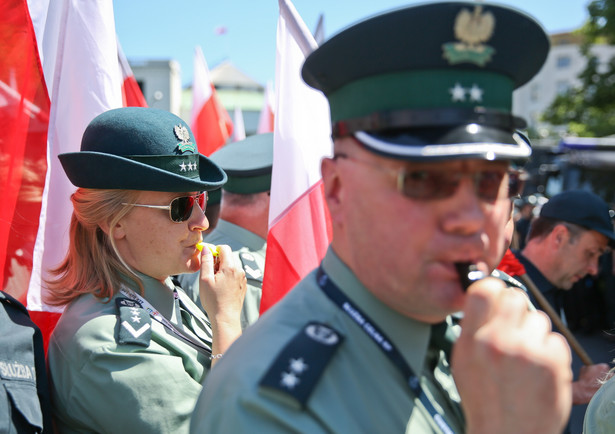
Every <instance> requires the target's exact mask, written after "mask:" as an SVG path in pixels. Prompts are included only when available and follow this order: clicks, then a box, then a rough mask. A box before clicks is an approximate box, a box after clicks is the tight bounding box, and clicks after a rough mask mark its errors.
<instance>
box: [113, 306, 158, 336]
mask: <svg viewBox="0 0 615 434" xmlns="http://www.w3.org/2000/svg"><path fill="white" fill-rule="evenodd" d="M115 304H116V305H117V308H118V311H119V327H118V332H117V337H116V340H117V343H118V344H134V345H140V346H143V347H148V346H149V343H150V340H151V338H152V319H151V317H150V316H149V314H148V313H147V311H146V310H145V309H143V308H142V307H141V305H140V304H139V303H138V302H136V301H135V300H131V299H129V298H124V297H119V298H116V299H115Z"/></svg>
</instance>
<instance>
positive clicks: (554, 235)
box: [550, 224, 570, 249]
mask: <svg viewBox="0 0 615 434" xmlns="http://www.w3.org/2000/svg"><path fill="white" fill-rule="evenodd" d="M569 237H570V233H569V232H568V229H567V228H566V226H564V225H562V224H558V225H555V227H554V228H553V230H552V231H551V235H550V238H551V240H552V242H553V245H554V247H556V248H558V249H559V248H562V247H563V246H564V245H565V244H566V243H567V242H568V238H569Z"/></svg>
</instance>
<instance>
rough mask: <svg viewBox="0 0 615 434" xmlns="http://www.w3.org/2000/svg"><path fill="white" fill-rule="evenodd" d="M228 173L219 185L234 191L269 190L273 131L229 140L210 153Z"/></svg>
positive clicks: (252, 192) (243, 192)
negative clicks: (221, 184)
mask: <svg viewBox="0 0 615 434" xmlns="http://www.w3.org/2000/svg"><path fill="white" fill-rule="evenodd" d="M211 159H212V161H214V162H215V163H216V164H218V165H219V166H220V167H221V168H222V169H224V171H225V172H226V174H227V175H228V181H227V183H226V184H224V187H222V189H223V190H224V191H228V192H230V193H236V194H254V193H262V192H266V191H269V190H271V170H272V167H273V133H265V134H257V135H254V136H249V137H247V138H246V139H244V140H241V141H238V142H232V143H229V144H228V145H226V146H224V147H223V148H222V149H220V150H218V151H216V152H214V153H213V154H212V155H211Z"/></svg>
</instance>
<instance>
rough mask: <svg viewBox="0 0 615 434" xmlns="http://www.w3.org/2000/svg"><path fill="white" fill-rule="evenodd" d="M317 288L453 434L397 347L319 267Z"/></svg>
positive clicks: (444, 427) (441, 427)
mask: <svg viewBox="0 0 615 434" xmlns="http://www.w3.org/2000/svg"><path fill="white" fill-rule="evenodd" d="M316 280H317V282H318V286H319V287H320V289H322V291H323V292H324V293H325V295H327V297H329V299H331V301H333V302H334V303H335V304H336V305H337V306H338V307H339V308H340V309H341V310H342V311H343V312H344V313H345V314H346V315H348V316H349V317H350V318H351V319H352V320H353V321H354V322H355V323H356V324H357V325H358V326H359V327H360V328H361V330H363V332H364V333H365V334H366V335H367V336H368V337H369V338H370V339H371V340H372V341H373V342H374V343H375V344H376V345H377V346H378V348H380V350H381V351H382V352H383V353H384V355H385V356H387V357H388V358H389V360H390V361H391V362H392V363H393V364H394V365H395V366H396V367H397V368H398V369H399V370H400V371H401V373H402V375H403V376H404V378H406V380H407V382H408V386H410V389H411V390H412V392H413V393H414V394H415V395H417V396H418V398H419V400H420V401H421V403H422V404H423V406H425V408H426V409H427V411H428V412H429V414H430V416H431V417H432V418H433V420H434V422H435V423H436V425H438V427H439V428H440V429H441V430H442V431H443V432H444V433H446V434H454V431H453V429H452V428H451V427H450V426H449V425H448V423H447V422H446V421H445V420H444V418H443V417H442V415H441V414H440V413H438V412H437V410H436V409H435V407H434V406H433V404H432V403H431V401H430V400H429V398H428V397H427V395H426V394H425V391H424V390H423V388H422V387H421V382H420V380H419V377H418V376H417V375H416V374H415V373H414V371H413V370H412V368H411V367H410V365H409V364H408V363H407V362H406V360H405V359H404V358H403V356H402V355H401V353H400V352H399V350H398V349H397V347H396V346H395V344H394V343H393V342H391V340H390V339H389V338H388V337H387V335H386V334H385V333H384V332H383V331H382V330H380V328H379V327H378V326H377V325H376V323H374V322H373V321H372V320H371V319H370V318H369V317H368V316H367V315H366V314H365V313H364V312H363V311H362V310H361V309H359V308H358V307H357V306H355V305H354V304H353V303H352V302H351V301H350V300H349V299H348V297H346V295H345V294H344V293H343V292H342V291H341V290H340V289H339V288H338V287H337V285H336V284H335V283H333V281H332V280H331V279H329V276H327V274H326V273H325V271H324V270H323V269H322V267H320V268H319V269H318V275H317V277H316Z"/></svg>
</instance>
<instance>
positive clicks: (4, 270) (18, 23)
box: [0, 0, 50, 305]
mask: <svg viewBox="0 0 615 434" xmlns="http://www.w3.org/2000/svg"><path fill="white" fill-rule="evenodd" d="M0 17H2V18H1V19H0V34H1V35H3V37H2V38H0V53H2V56H0V150H1V151H0V201H1V206H0V281H1V282H2V290H3V291H6V292H7V293H8V294H10V295H12V296H13V297H15V298H16V299H18V300H19V301H21V302H22V303H23V304H24V305H25V304H26V297H27V290H28V284H29V281H30V274H31V272H32V257H33V255H34V242H35V240H36V232H37V230H38V220H39V215H40V213H41V199H42V196H43V188H44V186H45V173H46V172H47V125H48V123H49V106H50V103H49V97H48V95H47V89H46V87H45V81H44V79H43V71H42V66H41V63H40V61H39V56H38V51H37V47H36V37H35V35H34V28H33V27H32V22H31V20H30V14H29V13H28V7H27V5H26V3H25V2H24V1H23V0H4V1H2V2H0Z"/></svg>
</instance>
